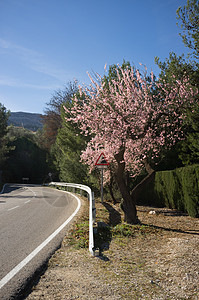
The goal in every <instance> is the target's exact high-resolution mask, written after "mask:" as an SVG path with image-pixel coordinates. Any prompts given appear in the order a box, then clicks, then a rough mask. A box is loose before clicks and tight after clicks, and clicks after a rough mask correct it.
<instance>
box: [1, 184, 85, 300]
mask: <svg viewBox="0 0 199 300" xmlns="http://www.w3.org/2000/svg"><path fill="white" fill-rule="evenodd" d="M80 205H81V204H80V200H79V199H78V198H77V197H76V196H74V195H72V194H70V193H67V192H62V191H58V190H55V189H52V188H48V187H42V186H38V185H14V184H13V185H8V186H6V188H5V189H4V192H3V194H1V195H0V299H1V300H8V299H16V298H17V296H16V295H17V294H20V290H21V289H23V287H24V285H25V284H26V282H27V280H28V279H30V278H31V277H32V275H33V274H34V273H35V271H36V270H37V269H38V268H39V267H40V266H41V265H42V264H43V263H44V262H45V261H46V259H47V258H48V257H49V255H50V254H52V253H53V252H54V251H55V249H57V247H58V246H59V245H60V243H61V240H62V239H63V237H64V234H65V232H66V230H67V227H68V224H69V223H70V221H71V220H72V218H73V217H74V215H75V214H76V213H77V211H78V210H79V208H80ZM13 297H14V298H13Z"/></svg>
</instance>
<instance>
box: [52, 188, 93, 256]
mask: <svg viewBox="0 0 199 300" xmlns="http://www.w3.org/2000/svg"><path fill="white" fill-rule="evenodd" d="M49 185H52V186H60V187H66V188H68V187H71V188H73V189H74V190H73V192H74V193H75V189H80V190H81V191H82V190H83V191H86V192H87V193H88V199H89V251H90V253H91V254H92V255H93V256H94V255H95V249H94V234H93V223H94V222H95V212H96V210H95V199H94V193H93V192H92V190H91V188H90V187H88V186H87V185H83V184H77V183H65V182H50V183H49Z"/></svg>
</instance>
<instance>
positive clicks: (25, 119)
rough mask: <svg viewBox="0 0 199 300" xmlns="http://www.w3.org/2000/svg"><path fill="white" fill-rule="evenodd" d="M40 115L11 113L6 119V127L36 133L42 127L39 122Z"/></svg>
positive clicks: (20, 112)
mask: <svg viewBox="0 0 199 300" xmlns="http://www.w3.org/2000/svg"><path fill="white" fill-rule="evenodd" d="M41 117H42V115H41V114H37V113H27V112H22V111H19V112H11V113H10V117H9V119H8V125H11V124H12V125H13V126H17V127H24V128H26V129H29V130H31V131H37V130H38V129H41V128H42V127H43V124H42V122H41Z"/></svg>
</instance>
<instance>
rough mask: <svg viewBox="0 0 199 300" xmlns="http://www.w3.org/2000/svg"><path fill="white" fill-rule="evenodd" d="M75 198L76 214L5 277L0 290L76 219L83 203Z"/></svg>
mask: <svg viewBox="0 0 199 300" xmlns="http://www.w3.org/2000/svg"><path fill="white" fill-rule="evenodd" d="M65 193H68V194H71V193H69V192H65ZM71 195H72V196H73V197H75V198H76V200H77V203H78V205H77V208H76V210H75V211H74V213H73V214H72V215H71V216H70V217H69V218H68V219H67V220H66V221H65V222H64V223H63V224H62V225H61V226H60V227H59V228H58V229H57V230H55V231H54V232H53V233H52V234H51V235H50V236H49V237H48V238H47V239H46V240H45V241H44V242H43V243H42V244H40V245H39V246H38V247H37V248H36V249H35V250H33V251H32V252H31V253H30V254H29V255H28V256H27V257H26V258H25V259H24V260H22V261H21V262H20V263H19V264H18V265H17V266H16V267H14V268H13V269H12V270H11V271H10V272H9V273H8V274H7V275H6V276H4V277H3V278H2V279H1V280H0V289H1V288H2V287H3V286H4V285H5V284H6V283H8V281H10V280H11V279H12V278H13V277H14V276H15V275H16V274H17V273H18V272H19V271H20V270H21V269H22V268H23V267H25V265H27V264H28V263H29V262H30V261H31V259H33V258H34V257H35V256H36V255H37V254H38V253H39V252H40V251H41V250H42V249H43V248H44V247H45V246H46V245H47V244H48V243H49V242H50V241H52V239H53V238H54V237H55V236H56V235H57V234H58V233H60V231H61V230H62V229H63V228H64V227H65V226H66V225H67V224H68V223H69V222H70V221H71V220H72V219H73V218H74V216H75V215H76V214H77V213H78V211H79V209H80V207H81V201H80V199H79V198H78V197H77V196H75V195H73V194H71Z"/></svg>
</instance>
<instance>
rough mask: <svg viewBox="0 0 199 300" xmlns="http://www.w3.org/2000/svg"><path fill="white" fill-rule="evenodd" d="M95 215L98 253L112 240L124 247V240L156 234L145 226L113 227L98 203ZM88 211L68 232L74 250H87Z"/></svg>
mask: <svg viewBox="0 0 199 300" xmlns="http://www.w3.org/2000/svg"><path fill="white" fill-rule="evenodd" d="M96 207H97V210H96V211H97V214H96V225H95V226H94V243H95V249H99V250H100V251H103V250H106V249H108V248H109V244H110V242H111V240H112V239H116V240H117V242H118V243H119V245H120V246H121V245H125V244H126V241H125V238H135V237H145V236H146V235H148V234H152V233H155V232H157V229H155V227H152V226H147V225H130V224H126V223H124V222H121V223H119V224H117V225H115V226H113V225H111V224H109V212H108V210H107V209H106V208H104V206H103V205H102V204H101V203H100V200H97V201H96ZM88 219H89V217H88V211H86V210H85V211H84V213H83V215H82V217H80V218H79V219H78V221H77V222H76V223H74V225H73V227H72V228H71V230H70V231H69V235H68V236H67V238H66V239H67V241H68V243H69V245H72V246H74V247H75V248H76V249H80V248H88V246H89V221H88Z"/></svg>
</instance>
